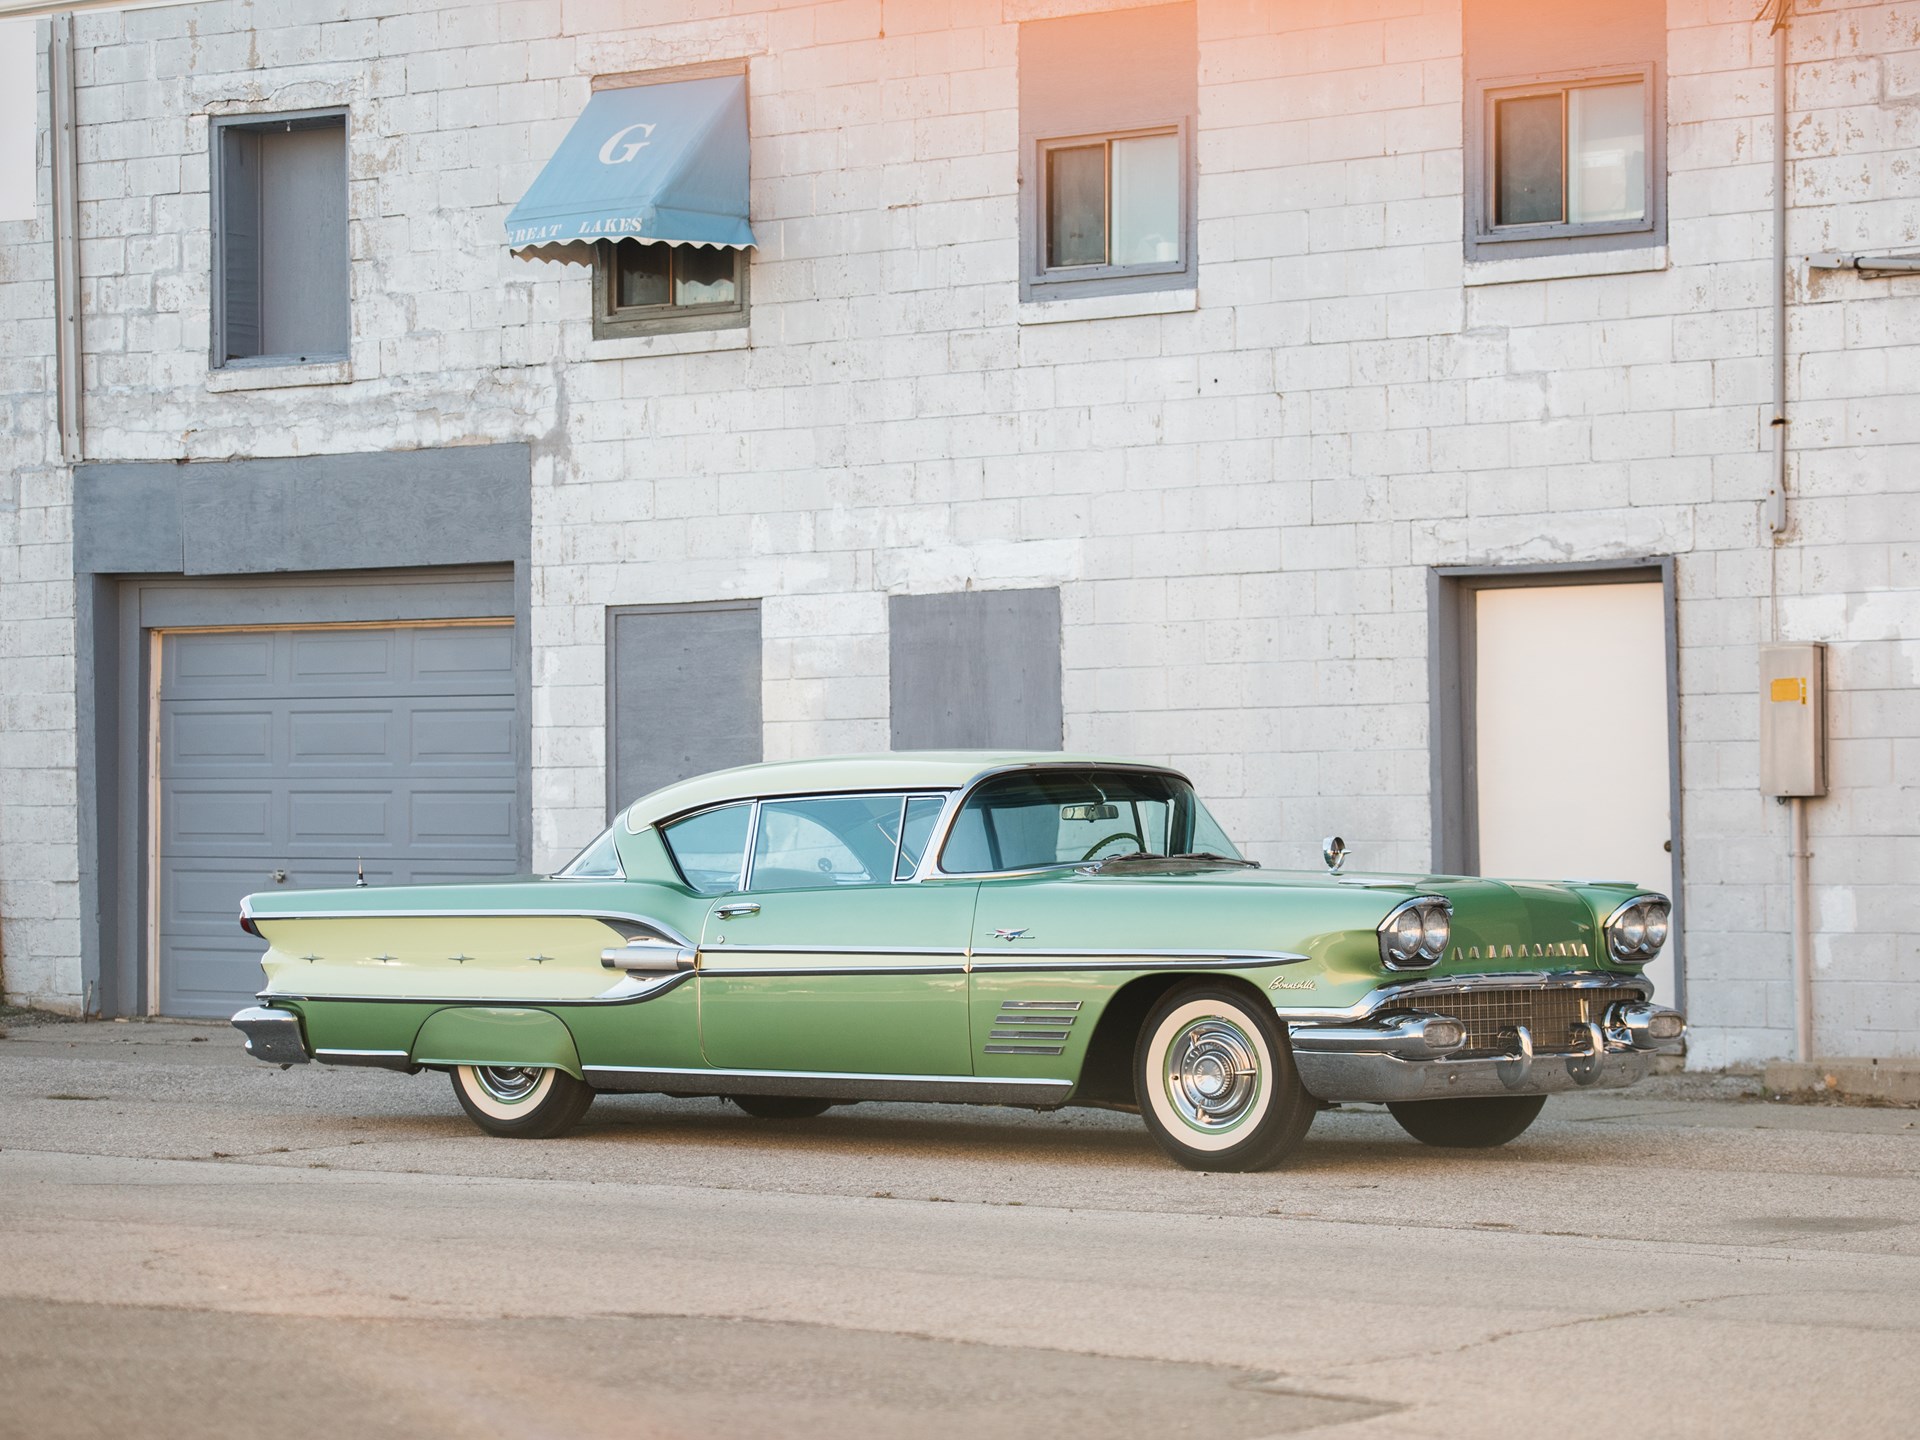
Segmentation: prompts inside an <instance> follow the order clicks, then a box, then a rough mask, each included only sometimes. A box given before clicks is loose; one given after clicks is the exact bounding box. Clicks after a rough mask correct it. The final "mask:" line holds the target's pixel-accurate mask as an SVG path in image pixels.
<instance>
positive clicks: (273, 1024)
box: [232, 1005, 309, 1065]
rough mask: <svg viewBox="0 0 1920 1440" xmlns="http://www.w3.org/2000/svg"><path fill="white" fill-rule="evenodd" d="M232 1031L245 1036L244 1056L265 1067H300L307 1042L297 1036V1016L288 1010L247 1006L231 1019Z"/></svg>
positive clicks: (298, 1029) (304, 1055)
mask: <svg viewBox="0 0 1920 1440" xmlns="http://www.w3.org/2000/svg"><path fill="white" fill-rule="evenodd" d="M232 1024H233V1028H234V1029H236V1030H238V1031H239V1032H240V1033H241V1034H242V1035H244V1036H246V1037H247V1053H248V1054H249V1055H251V1056H253V1058H254V1059H256V1060H264V1061H266V1062H267V1063H268V1064H269V1065H304V1064H306V1063H307V1060H308V1058H309V1057H308V1055H307V1042H306V1038H305V1037H304V1036H303V1035H302V1034H301V1033H300V1017H299V1016H298V1015H295V1014H294V1013H293V1012H292V1011H290V1010H269V1009H268V1008H267V1007H266V1006H264V1005H249V1006H248V1007H247V1008H246V1009H244V1010H242V1011H241V1012H240V1013H239V1014H238V1015H236V1016H234V1017H233V1021H232Z"/></svg>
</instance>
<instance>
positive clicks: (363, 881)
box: [353, 855, 367, 890]
mask: <svg viewBox="0 0 1920 1440" xmlns="http://www.w3.org/2000/svg"><path fill="white" fill-rule="evenodd" d="M353 887H354V889H356V890H364V889H366V888H367V867H366V865H365V863H364V862H363V861H362V860H361V859H360V857H359V856H358V855H356V856H354V857H353Z"/></svg>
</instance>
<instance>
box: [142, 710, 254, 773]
mask: <svg viewBox="0 0 1920 1440" xmlns="http://www.w3.org/2000/svg"><path fill="white" fill-rule="evenodd" d="M273 731H274V717H273V715H272V713H271V712H269V711H267V710H251V711H247V710H225V711H223V710H218V709H210V708H207V707H205V706H172V707H169V708H168V709H167V711H166V712H164V723H163V724H162V727H161V736H160V746H161V749H160V758H161V763H162V764H163V766H165V768H166V769H167V771H168V773H170V774H179V773H181V772H182V771H183V770H185V769H186V768H188V767H191V766H195V765H205V764H208V763H212V764H214V765H217V766H219V767H221V769H222V770H223V771H224V770H227V769H230V768H231V767H232V766H234V765H236V764H241V763H244V762H246V761H249V760H251V761H255V762H257V763H259V764H262V765H265V764H268V763H270V762H271V761H272V759H273Z"/></svg>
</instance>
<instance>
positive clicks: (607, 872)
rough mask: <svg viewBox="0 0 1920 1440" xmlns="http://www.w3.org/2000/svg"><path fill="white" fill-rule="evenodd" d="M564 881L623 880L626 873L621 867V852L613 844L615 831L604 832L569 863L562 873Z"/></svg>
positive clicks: (561, 876)
mask: <svg viewBox="0 0 1920 1440" xmlns="http://www.w3.org/2000/svg"><path fill="white" fill-rule="evenodd" d="M560 878H561V879H563V880H622V879H625V878H626V871H625V870H623V869H622V868H621V865H620V851H619V850H618V849H617V848H616V847H615V845H614V843H613V831H612V830H611V829H607V830H603V831H601V832H600V835H599V838H597V839H596V840H595V841H594V842H593V843H592V844H591V845H589V846H587V848H586V849H584V850H582V851H581V852H580V853H579V854H578V855H576V856H574V857H573V859H571V860H569V861H568V862H567V865H566V868H565V869H564V870H562V871H560Z"/></svg>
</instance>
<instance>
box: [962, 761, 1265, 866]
mask: <svg viewBox="0 0 1920 1440" xmlns="http://www.w3.org/2000/svg"><path fill="white" fill-rule="evenodd" d="M1195 853H1206V854H1211V855H1220V856H1224V857H1226V858H1228V859H1236V860H1237V859H1239V858H1240V852H1239V851H1238V850H1236V849H1235V848H1234V845H1233V842H1232V841H1231V840H1229V839H1228V838H1227V836H1226V832H1225V831H1223V830H1222V829H1221V828H1220V826H1219V824H1218V822H1216V821H1215V820H1214V818H1213V817H1212V816H1211V815H1209V814H1208V813H1207V810H1206V807H1205V806H1204V805H1202V804H1201V803H1200V801H1199V798H1198V797H1197V796H1195V795H1194V793H1193V787H1192V786H1191V785H1189V784H1187V782H1186V781H1184V780H1182V779H1181V778H1180V777H1179V776H1177V775H1166V774H1158V773H1155V772H1153V771H1146V770H1106V769H1093V768H1088V769H1067V768H1062V769H1059V770H1035V771H1025V772H1022V773H1019V774H1014V775H1004V776H1001V777H1000V778H998V779H995V780H989V781H987V782H986V783H984V784H983V785H981V786H980V787H979V789H977V790H975V791H974V792H973V794H972V795H971V796H970V797H969V798H968V800H967V803H966V804H965V805H964V806H962V807H961V809H960V813H959V815H957V816H956V817H955V818H954V822H953V833H952V834H951V835H949V836H948V837H947V843H946V847H945V848H944V849H943V850H942V851H941V852H940V868H941V869H942V870H944V871H946V872H947V873H948V874H949V875H978V874H986V873H990V872H992V871H996V870H1031V869H1036V868H1039V867H1041V866H1046V865H1082V864H1085V863H1087V862H1088V861H1092V860H1110V859H1113V858H1114V857H1116V856H1120V855H1134V854H1147V855H1189V854H1195Z"/></svg>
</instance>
